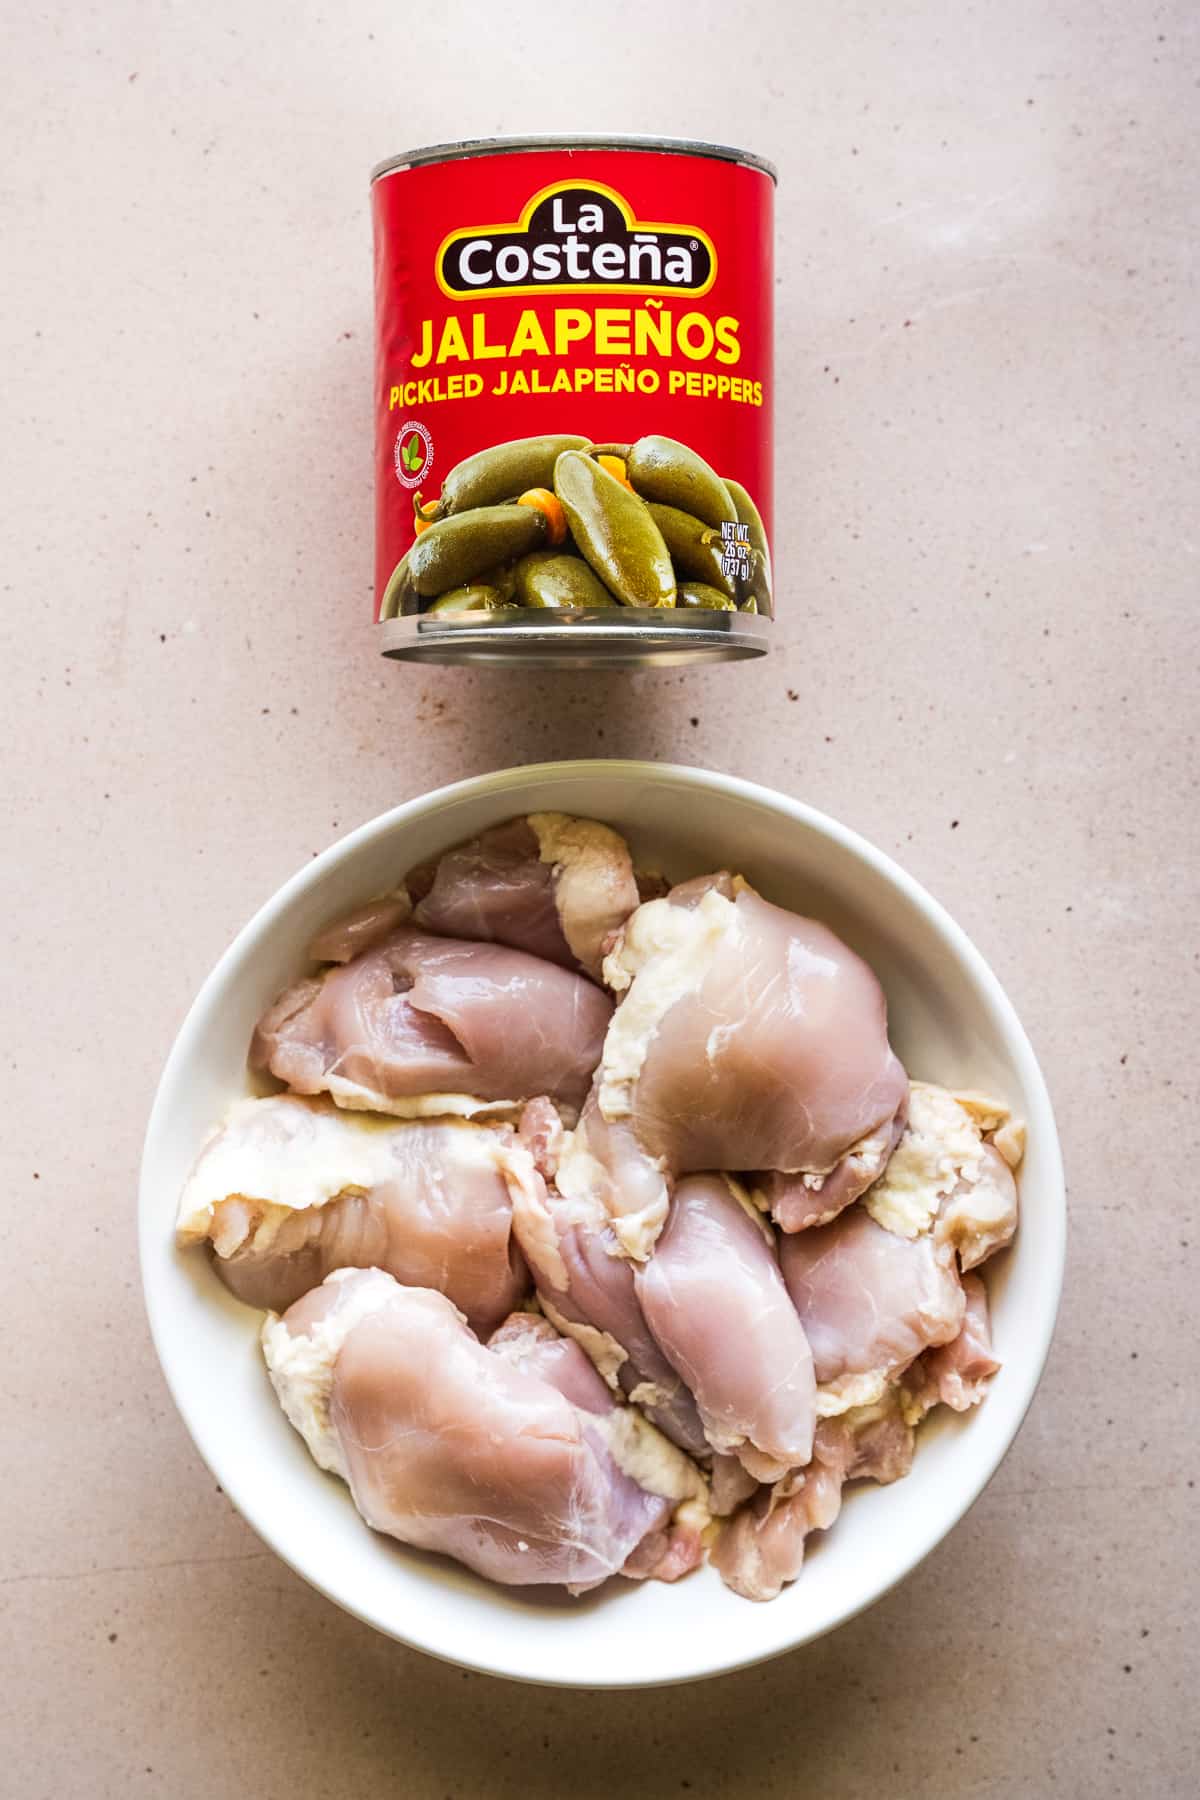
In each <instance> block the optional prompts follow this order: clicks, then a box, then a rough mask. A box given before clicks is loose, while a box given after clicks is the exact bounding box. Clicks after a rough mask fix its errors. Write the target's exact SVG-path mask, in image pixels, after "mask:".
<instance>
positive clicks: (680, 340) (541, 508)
mask: <svg viewBox="0 0 1200 1800" xmlns="http://www.w3.org/2000/svg"><path fill="white" fill-rule="evenodd" d="M373 203H374V219H375V266H376V302H377V325H378V330H377V355H376V418H377V432H376V493H377V507H376V512H377V534H376V535H377V560H376V581H377V585H376V617H377V619H378V620H379V621H380V624H381V628H382V629H381V636H382V639H383V649H384V651H385V653H386V654H388V655H391V656H397V657H403V658H409V659H413V658H419V659H424V660H429V661H442V662H460V661H499V660H503V661H513V660H516V661H530V662H543V663H567V664H572V665H576V666H586V665H588V664H593V663H599V664H603V663H610V664H611V663H629V664H640V663H653V662H669V663H680V662H692V661H702V660H719V659H722V658H724V659H729V658H734V657H746V656H757V655H761V654H762V653H763V652H764V651H765V650H766V649H767V647H768V643H769V632H770V620H771V618H772V617H773V614H774V607H775V588H774V577H773V570H772V559H771V549H770V530H771V518H772V504H773V494H772V352H773V345H772V314H771V307H772V297H773V276H772V217H773V206H774V172H773V171H772V170H771V168H770V166H769V165H768V164H765V163H763V162H761V161H759V160H758V159H756V158H754V157H750V156H746V155H744V154H743V153H741V152H740V151H735V150H727V149H723V148H720V147H717V146H709V145H699V144H687V143H676V142H659V141H656V140H652V139H634V140H612V141H610V140H599V139H580V140H566V139H550V138H543V139H536V138H535V139H525V140H520V141H508V142H493V143H469V144H457V145H446V146H441V147H439V148H437V149H434V150H423V151H416V152H413V153H411V154H409V155H407V156H404V157H399V158H397V159H395V160H394V161H392V162H389V163H386V164H384V165H382V167H381V168H380V169H378V170H377V171H376V174H375V178H374V183H373Z"/></svg>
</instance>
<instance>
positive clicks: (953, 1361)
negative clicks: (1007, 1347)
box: [902, 1275, 1000, 1425]
mask: <svg viewBox="0 0 1200 1800" xmlns="http://www.w3.org/2000/svg"><path fill="white" fill-rule="evenodd" d="M963 1293H964V1295H965V1296H966V1311H965V1313H964V1315H963V1322H962V1329H961V1330H960V1331H959V1334H958V1336H957V1337H954V1338H951V1339H950V1342H949V1343H948V1344H942V1345H941V1347H940V1348H939V1349H937V1350H927V1351H926V1352H925V1354H924V1356H920V1357H918V1358H917V1361H916V1362H915V1363H914V1364H913V1366H912V1368H911V1369H910V1370H909V1371H908V1373H907V1374H906V1375H905V1377H904V1381H903V1383H902V1389H903V1396H904V1408H905V1414H906V1416H907V1418H908V1419H909V1420H910V1422H911V1423H913V1424H914V1425H915V1424H916V1423H917V1422H918V1421H919V1420H920V1419H922V1418H924V1416H925V1414H926V1413H927V1412H928V1411H929V1409H930V1408H931V1407H933V1406H937V1405H938V1403H939V1402H940V1403H941V1404H942V1405H944V1406H949V1407H952V1408H953V1409H954V1411H955V1412H966V1411H967V1409H968V1408H969V1407H972V1406H978V1405H979V1402H980V1401H981V1400H982V1399H983V1396H984V1393H985V1392H986V1389H987V1383H988V1380H989V1378H990V1377H991V1376H993V1375H994V1374H995V1373H996V1370H997V1369H998V1368H999V1367H1000V1364H999V1363H998V1362H997V1361H996V1358H995V1357H994V1356H993V1354H992V1321H991V1314H990V1310H989V1307H988V1297H987V1289H986V1288H985V1287H984V1285H983V1282H982V1280H981V1278H980V1277H979V1276H978V1275H964V1276H963Z"/></svg>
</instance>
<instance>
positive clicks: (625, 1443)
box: [263, 1270, 704, 1593]
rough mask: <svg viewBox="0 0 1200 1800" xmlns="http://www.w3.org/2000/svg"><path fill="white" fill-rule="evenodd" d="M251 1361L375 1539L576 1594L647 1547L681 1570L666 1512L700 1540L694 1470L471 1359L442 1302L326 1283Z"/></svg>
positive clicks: (457, 1323)
mask: <svg viewBox="0 0 1200 1800" xmlns="http://www.w3.org/2000/svg"><path fill="white" fill-rule="evenodd" d="M263 1349H264V1354H265V1356H266V1361H267V1367H268V1369H269V1371H270V1374H271V1379H272V1382H273V1383H274V1385H275V1388H276V1391H277V1393H278V1394H279V1398H280V1401H281V1403H282V1405H283V1408H284V1411H285V1412H286V1413H287V1416H288V1418H289V1419H290V1420H291V1422H292V1424H293V1425H295V1427H296V1429H297V1430H298V1431H300V1432H301V1433H302V1434H303V1436H304V1438H305V1441H306V1442H307V1443H308V1446H309V1448H310V1450H311V1451H312V1454H313V1456H314V1457H315V1459H316V1460H317V1462H318V1463H319V1464H320V1465H321V1467H323V1468H327V1469H331V1470H333V1471H334V1472H335V1473H337V1474H339V1475H341V1476H343V1477H344V1479H345V1480H346V1481H347V1482H348V1483H349V1485H350V1489H351V1492H352V1493H353V1495H354V1500H355V1504H356V1505H357V1507H358V1509H359V1511H360V1512H361V1513H362V1515H363V1517H364V1519H365V1520H366V1521H367V1523H368V1524H369V1525H371V1526H373V1527H374V1528H375V1529H376V1530H377V1531H384V1532H387V1533H388V1534H389V1535H391V1536H392V1537H397V1538H399V1539H400V1540H401V1541H402V1542H403V1543H407V1544H414V1545H416V1546H418V1547H419V1548H421V1549H425V1550H438V1551H442V1552H444V1553H445V1554H447V1555H449V1556H453V1557H455V1558H456V1559H457V1560H458V1561H459V1562H462V1563H465V1564H466V1565H467V1566H468V1568H471V1569H474V1570H476V1571H477V1573H479V1574H481V1575H485V1576H487V1577H488V1578H489V1579H490V1580H492V1581H498V1582H503V1583H505V1584H508V1585H518V1586H524V1585H528V1584H530V1583H535V1582H558V1583H561V1584H562V1585H564V1586H566V1587H568V1588H570V1589H571V1590H572V1591H574V1592H576V1593H579V1592H583V1591H584V1590H586V1589H587V1588H591V1587H595V1586H597V1585H598V1584H599V1583H600V1582H602V1581H605V1580H607V1579H608V1577H609V1576H610V1575H613V1574H616V1573H617V1572H618V1571H619V1570H620V1569H621V1568H622V1567H623V1566H624V1565H625V1563H626V1562H627V1561H628V1560H629V1558H630V1557H631V1556H634V1555H635V1553H636V1552H639V1550H640V1549H641V1547H642V1546H643V1545H644V1544H645V1542H646V1540H647V1539H648V1538H650V1539H653V1540H654V1543H655V1545H656V1546H657V1547H660V1548H661V1549H662V1550H663V1552H664V1555H665V1556H666V1557H667V1558H669V1559H670V1560H669V1564H668V1566H669V1569H670V1572H671V1573H672V1574H676V1573H679V1572H681V1571H680V1570H679V1569H678V1568H677V1567H676V1566H675V1561H676V1560H677V1559H676V1558H675V1557H674V1556H673V1553H672V1550H670V1549H668V1539H667V1537H666V1536H665V1534H666V1532H667V1530H668V1527H669V1524H670V1521H671V1517H672V1514H673V1513H674V1512H675V1509H676V1508H677V1507H678V1506H680V1505H685V1506H686V1505H690V1506H692V1507H693V1508H694V1509H695V1511H696V1515H697V1517H696V1529H697V1531H698V1529H699V1523H700V1520H701V1519H702V1517H703V1514H704V1507H703V1484H702V1482H701V1481H700V1480H699V1477H698V1475H697V1472H696V1471H695V1469H694V1467H693V1466H692V1465H691V1464H690V1463H688V1461H687V1459H686V1458H684V1457H682V1456H681V1455H680V1453H679V1452H678V1451H676V1450H674V1449H673V1448H672V1447H671V1446H670V1445H669V1444H667V1443H666V1442H665V1440H664V1439H662V1438H661V1437H660V1436H659V1435H658V1433H656V1432H655V1431H654V1429H653V1427H652V1426H650V1425H649V1424H647V1423H646V1421H645V1420H644V1419H641V1418H639V1417H638V1415H637V1414H636V1413H632V1412H630V1413H629V1419H628V1422H625V1421H622V1422H621V1424H620V1425H616V1424H614V1422H613V1421H614V1415H615V1413H616V1412H617V1411H618V1410H619V1411H626V1412H627V1411H628V1409H616V1408H614V1409H612V1410H611V1411H610V1412H601V1411H598V1410H594V1409H593V1405H591V1404H585V1405H582V1406H581V1405H579V1404H577V1403H575V1401H574V1400H573V1399H571V1398H568V1396H567V1393H565V1392H564V1391H563V1387H562V1386H559V1385H555V1384H554V1383H552V1382H551V1381H549V1380H546V1379H545V1378H544V1375H543V1374H542V1373H539V1372H538V1369H537V1366H536V1361H535V1362H534V1366H532V1367H524V1366H522V1364H523V1362H524V1361H527V1360H529V1359H524V1358H520V1357H518V1358H515V1359H512V1358H510V1355H508V1354H504V1353H500V1352H499V1351H496V1352H494V1351H492V1350H489V1349H488V1348H486V1347H485V1346H484V1345H483V1344H481V1343H480V1342H479V1340H478V1339H477V1338H476V1337H475V1335H474V1333H473V1332H472V1331H471V1330H470V1328H469V1326H468V1325H467V1323H466V1321H465V1320H464V1319H463V1317H462V1315H461V1314H460V1313H459V1312H457V1311H456V1309H455V1308H454V1307H453V1306H452V1305H451V1303H450V1302H449V1301H448V1300H446V1299H445V1298H444V1297H443V1296H442V1295H440V1294H435V1293H432V1292H430V1291H429V1290H427V1289H423V1288H403V1287H400V1286H398V1285H397V1284H396V1283H395V1282H394V1281H392V1280H391V1278H390V1277H389V1276H386V1275H384V1274H382V1273H381V1272H380V1271H378V1270H366V1271H362V1270H351V1271H345V1270H343V1271H339V1272H338V1273H336V1274H334V1275H331V1276H329V1277H328V1279H327V1280H326V1281H325V1282H324V1283H323V1285H322V1286H321V1287H319V1288H317V1289H315V1290H314V1291H313V1292H312V1293H310V1294H308V1295H306V1296H305V1298H304V1299H303V1300H301V1301H299V1302H298V1303H297V1304H296V1305H295V1306H293V1307H292V1308H291V1309H290V1311H289V1312H288V1313H287V1314H286V1315H285V1316H284V1317H283V1318H282V1319H279V1318H276V1317H274V1316H272V1317H270V1318H269V1319H268V1321H267V1323H266V1325H265V1326H264V1328H263ZM581 1373H582V1372H581V1371H576V1374H579V1375H581ZM559 1378H560V1380H561V1379H562V1376H561V1371H559ZM563 1385H564V1386H566V1387H568V1388H570V1387H572V1386H573V1382H572V1380H571V1378H570V1377H569V1376H568V1378H567V1379H566V1381H565V1382H564V1383H563ZM592 1398H593V1401H594V1395H593V1396H592ZM649 1572H650V1571H649V1570H647V1569H646V1568H645V1567H644V1566H643V1563H642V1562H641V1560H639V1561H638V1563H637V1573H639V1574H645V1573H649Z"/></svg>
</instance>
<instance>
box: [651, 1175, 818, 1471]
mask: <svg viewBox="0 0 1200 1800" xmlns="http://www.w3.org/2000/svg"><path fill="white" fill-rule="evenodd" d="M636 1287H637V1297H638V1299H639V1300H640V1301H641V1305H642V1311H643V1313H644V1314H645V1318H646V1322H647V1324H648V1325H649V1327H650V1329H651V1331H652V1332H653V1333H654V1336H655V1338H656V1339H657V1341H658V1345H659V1348H660V1349H661V1350H662V1351H663V1353H664V1355H665V1356H666V1357H667V1360H668V1361H669V1362H670V1363H671V1364H672V1365H673V1366H674V1367H675V1368H676V1369H677V1370H678V1372H679V1374H680V1375H681V1376H682V1377H683V1379H684V1381H685V1382H686V1383H687V1386H688V1388H689V1389H690V1390H691V1392H692V1394H693V1396H694V1397H695V1401H696V1405H697V1407H698V1408H699V1411H700V1417H701V1420H702V1421H703V1424H704V1430H705V1435H706V1436H707V1438H708V1441H709V1443H710V1444H711V1445H712V1447H713V1449H714V1450H718V1451H721V1452H724V1453H726V1454H728V1453H732V1454H734V1455H736V1456H737V1458H738V1460H739V1461H740V1462H741V1463H742V1465H743V1466H744V1467H745V1468H746V1470H747V1471H748V1472H749V1473H750V1474H752V1475H754V1476H755V1477H756V1478H757V1479H758V1480H760V1481H774V1480H775V1479H777V1478H778V1477H779V1476H781V1475H783V1474H784V1473H785V1472H786V1471H787V1470H788V1469H791V1468H796V1467H799V1466H801V1465H802V1464H804V1463H806V1462H807V1461H808V1459H809V1457H810V1456H811V1454H812V1441H813V1427H814V1424H815V1423H816V1410H815V1409H816V1382H815V1380H814V1376H813V1358H812V1352H811V1350H810V1349H809V1347H808V1340H807V1338H806V1337H805V1335H804V1328H803V1326H802V1325H801V1323H800V1320H799V1319H798V1317H797V1316H796V1309H795V1307H794V1306H793V1305H792V1303H791V1301H790V1300H789V1298H788V1293H787V1289H786V1288H785V1286H784V1284H783V1278H782V1276H781V1275H780V1273H779V1263H778V1261H777V1260H776V1256H775V1243H774V1236H773V1234H772V1232H771V1230H770V1228H769V1227H768V1226H764V1224H763V1223H762V1221H761V1219H760V1218H759V1217H758V1216H757V1214H756V1213H755V1212H754V1210H753V1208H752V1207H751V1206H750V1203H749V1201H748V1200H746V1199H745V1198H744V1196H743V1197H739V1195H738V1193H737V1190H736V1188H735V1187H734V1186H733V1185H732V1184H731V1183H730V1182H729V1181H728V1180H727V1179H726V1178H725V1177H724V1176H722V1175H690V1176H688V1177H687V1178H686V1179H685V1180H683V1181H681V1182H680V1183H679V1185H678V1187H677V1188H676V1189H675V1192H674V1194H673V1195H672V1197H671V1210H670V1213H669V1215H668V1217H667V1223H666V1226H665V1227H664V1229H663V1232H662V1234H661V1236H660V1237H659V1240H658V1242H657V1243H656V1244H655V1246H654V1254H653V1256H652V1257H650V1259H649V1261H647V1262H645V1263H640V1264H638V1265H636Z"/></svg>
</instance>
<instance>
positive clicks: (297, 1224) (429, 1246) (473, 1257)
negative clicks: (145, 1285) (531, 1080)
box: [177, 1094, 542, 1332]
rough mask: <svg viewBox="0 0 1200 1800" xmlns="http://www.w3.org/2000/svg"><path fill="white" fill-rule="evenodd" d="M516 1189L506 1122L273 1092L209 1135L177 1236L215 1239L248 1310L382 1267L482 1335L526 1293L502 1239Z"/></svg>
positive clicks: (534, 1183) (519, 1159) (532, 1182)
mask: <svg viewBox="0 0 1200 1800" xmlns="http://www.w3.org/2000/svg"><path fill="white" fill-rule="evenodd" d="M526 1186H531V1187H534V1188H536V1189H540V1188H541V1186H542V1182H541V1177H540V1176H539V1175H538V1174H537V1173H536V1171H535V1170H534V1167H533V1163H532V1160H531V1158H530V1156H529V1153H528V1151H526V1150H525V1149H524V1148H522V1146H520V1145H519V1144H518V1143H517V1142H516V1140H515V1134H514V1132H513V1129H512V1127H511V1126H508V1125H494V1124H478V1125H477V1124H472V1123H471V1122H469V1121H467V1120H465V1119H430V1120H411V1121H410V1120H404V1121H397V1120H392V1119H388V1120H382V1119H368V1118H364V1117H363V1116H362V1115H361V1114H357V1113H342V1112H338V1111H337V1110H336V1108H334V1107H332V1106H330V1105H329V1104H328V1103H327V1102H322V1101H317V1100H301V1099H297V1098H296V1097H295V1096H294V1095H291V1094H281V1095H278V1096H276V1097H274V1098H271V1099H266V1100H244V1101H242V1102H240V1103H239V1104H238V1105H237V1106H235V1107H234V1108H233V1110H232V1111H231V1112H230V1114H229V1116H228V1118H227V1119H226V1121H225V1123H224V1124H223V1125H222V1126H220V1127H219V1128H218V1129H217V1131H216V1132H215V1133H214V1134H213V1136H212V1137H211V1138H210V1139H209V1141H208V1143H207V1144H206V1145H205V1146H204V1148H203V1149H202V1150H201V1152H200V1156H199V1158H198V1159H197V1162H196V1166H195V1168H194V1169H193V1170H192V1173H191V1175H190V1176H189V1178H188V1182H187V1186H186V1187H185V1188H184V1191H183V1197H182V1199H181V1201H180V1207H179V1218H178V1224H177V1230H178V1234H179V1238H180V1241H181V1242H182V1243H197V1242H200V1241H202V1240H204V1239H208V1240H209V1241H210V1242H211V1243H212V1246H213V1250H214V1252H215V1264H216V1269H217V1273H218V1274H219V1275H220V1277H221V1279H222V1281H223V1282H224V1283H225V1285H226V1287H228V1288H229V1289H230V1290H231V1291H232V1292H233V1293H235V1294H236V1295H237V1296H238V1298H239V1299H240V1300H245V1301H247V1302H248V1303H249V1304H250V1305H251V1306H262V1307H271V1308H272V1309H273V1310H274V1311H276V1312H282V1310H283V1309H284V1307H286V1306H290V1305H291V1304H292V1303H293V1301H296V1300H298V1299H299V1298H300V1296H301V1295H302V1294H306V1293H307V1292H308V1290H309V1289H310V1288H314V1287H316V1286H318V1285H319V1283H320V1282H321V1281H323V1280H324V1278H325V1276H326V1275H328V1274H329V1273H330V1271H331V1270H333V1269H343V1268H357V1269H366V1268H379V1269H384V1270H386V1271H387V1273H388V1274H389V1275H393V1276H395V1278H396V1280H397V1281H401V1282H404V1283H405V1284H406V1285H408V1286H410V1287H429V1288H436V1289H437V1290H438V1292H439V1293H443V1294H446V1295H447V1296H448V1297H449V1298H450V1299H451V1300H452V1301H453V1302H454V1304H455V1305H456V1306H457V1307H458V1308H459V1309H460V1310H461V1311H462V1312H464V1313H465V1314H466V1316H467V1319H468V1320H469V1322H470V1323H471V1325H472V1326H473V1327H474V1329H475V1330H476V1331H482V1332H487V1331H490V1330H492V1329H493V1328H494V1327H495V1326H496V1325H498V1324H499V1322H500V1320H501V1319H503V1318H504V1317H505V1315H506V1314H507V1313H509V1312H511V1311H512V1309H513V1307H514V1306H516V1305H517V1304H518V1302H519V1301H520V1299H521V1298H522V1296H523V1295H524V1294H525V1293H526V1292H527V1290H528V1287H529V1276H528V1272H527V1270H526V1268H525V1264H524V1261H523V1259H522V1257H521V1253H520V1251H519V1250H518V1249H517V1246H516V1242H515V1239H514V1238H513V1235H512V1215H513V1195H514V1193H516V1192H518V1191H520V1190H521V1189H523V1188H524V1187H526Z"/></svg>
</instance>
